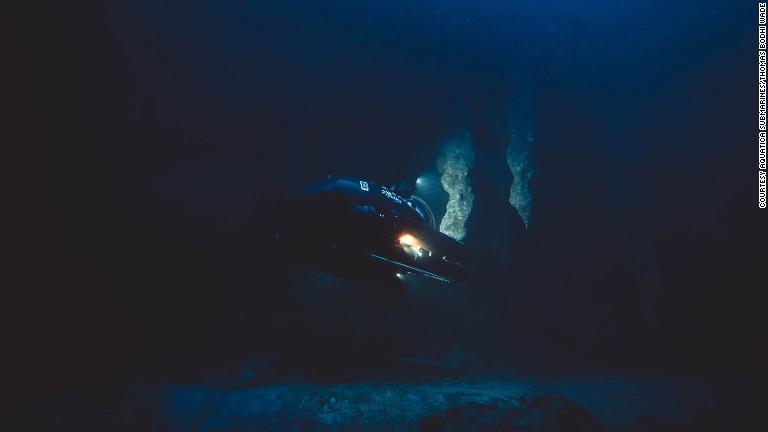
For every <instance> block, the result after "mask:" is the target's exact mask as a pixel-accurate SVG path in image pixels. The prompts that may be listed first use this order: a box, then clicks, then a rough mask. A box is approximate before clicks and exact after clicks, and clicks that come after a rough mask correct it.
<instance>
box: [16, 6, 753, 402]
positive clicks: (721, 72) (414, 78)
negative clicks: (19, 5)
mask: <svg viewBox="0 0 768 432" xmlns="http://www.w3.org/2000/svg"><path fill="white" fill-rule="evenodd" d="M19 12H20V13H19V14H18V15H15V14H11V17H12V21H13V22H12V23H11V25H10V26H9V27H8V28H10V30H11V34H10V35H9V37H8V38H6V40H7V41H10V50H9V51H8V54H7V56H6V60H7V62H6V73H8V72H10V75H9V79H7V80H6V85H7V87H8V88H9V91H8V93H7V94H8V95H10V98H9V99H6V102H7V103H8V102H10V103H8V105H9V108H10V110H9V114H10V117H6V118H7V119H10V121H9V128H8V129H7V130H6V132H4V134H3V135H4V139H3V141H4V144H5V145H4V146H3V147H4V148H5V151H6V152H7V153H6V158H4V159H5V162H6V164H7V165H8V167H7V169H5V172H6V174H7V175H8V177H9V178H8V180H7V181H6V185H7V186H8V187H9V189H10V194H9V195H8V196H6V200H5V205H4V206H3V208H4V212H5V213H6V217H9V218H10V219H9V222H8V223H7V224H6V228H7V229H8V231H9V235H8V236H7V238H8V242H7V243H6V245H7V246H8V247H9V249H10V252H11V253H10V255H11V261H10V262H9V263H8V264H9V268H10V275H11V283H10V284H9V285H7V286H6V288H7V291H6V290H4V291H6V295H7V296H8V297H6V301H3V302H2V303H3V304H4V306H5V308H4V309H6V308H7V309H8V311H7V312H6V313H4V320H6V321H7V323H6V324H5V325H4V327H5V330H6V331H7V332H8V337H6V338H5V342H4V346H5V349H4V350H3V351H4V355H3V356H4V361H7V362H8V364H9V366H8V367H6V368H4V370H5V371H6V372H7V373H8V377H9V379H8V380H6V382H9V383H11V385H12V388H13V389H14V390H13V391H14V392H20V393H22V394H26V393H34V394H41V393H43V394H44V393H46V392H52V391H66V390H67V389H69V388H72V387H74V386H83V385H89V384H90V385H101V386H103V385H110V384H111V383H121V382H130V381H132V380H137V379H141V380H144V379H150V380H151V379H173V380H184V379H192V377H195V376H198V375H199V374H201V373H205V372H206V371H210V370H215V369H216V368H219V367H221V365H223V364H228V363H231V362H237V361H239V360H238V359H241V358H245V357H247V356H249V355H268V354H269V355H276V356H277V357H278V358H280V359H282V360H281V361H278V365H279V366H278V367H279V368H282V369H284V371H285V372H286V373H297V374H306V375H309V376H312V377H318V376H321V377H334V376H336V375H337V374H341V373H342V371H343V373H344V374H346V373H349V371H350V364H352V363H354V364H355V365H356V368H357V373H358V374H359V376H366V374H368V373H372V372H371V371H372V370H376V371H380V370H382V369H386V368H387V365H386V362H383V361H382V360H381V359H383V358H390V357H398V356H405V355H424V354H425V353H436V352H437V353H439V352H444V351H448V350H450V349H452V347H455V346H459V347H462V348H463V349H465V350H468V351H472V352H474V353H476V355H477V356H479V357H480V358H481V359H484V361H488V362H489V363H493V364H495V365H496V367H499V365H501V367H504V368H509V369H511V370H517V369H519V370H527V371H533V372H541V373H545V372H546V373H559V374H568V373H572V372H573V371H582V370H589V371H599V372H600V371H602V372H605V373H608V372H611V373H617V372H618V373H628V374H629V373H636V372H655V373H661V374H668V375H674V376H692V377H697V378H703V379H707V380H711V381H712V382H729V383H730V382H751V381H752V380H753V377H754V375H755V373H756V371H757V370H758V365H760V364H764V361H763V360H764V358H763V357H761V356H760V354H759V351H758V342H759V339H758V337H759V336H760V334H761V331H760V329H761V327H760V324H762V323H761V322H760V321H761V320H759V318H760V312H761V311H762V309H763V305H762V303H761V302H759V301H758V295H759V294H760V292H761V291H762V289H763V288H764V286H765V275H764V270H765V262H766V257H767V256H766V252H765V246H766V234H765V232H766V231H765V225H764V220H765V218H764V214H762V213H764V212H761V211H759V210H758V209H757V208H756V205H757V191H756V188H757V176H756V170H755V166H756V148H757V145H756V141H755V133H754V132H755V130H756V129H755V123H756V110H755V108H754V107H755V105H756V103H755V99H756V94H755V89H756V82H755V76H756V63H755V58H756V55H755V54H756V51H755V50H756V48H755V40H756V22H757V20H756V7H755V6H754V5H752V4H747V3H741V4H738V5H734V4H730V3H729V2H725V1H720V2H718V1H697V2H677V3H671V2H625V3H622V4H617V3H615V2H608V1H591V2H590V1H569V2H533V1H530V2H527V1H526V2H517V3H515V4H514V5H512V4H508V3H507V2H501V1H481V2H459V1H436V0H435V1H426V2H405V1H391V2H386V4H380V3H379V2H360V1H357V2H345V1H338V2H331V3H324V2H323V3H320V2H308V4H303V3H302V2H294V1H281V2H269V3H261V2H245V1H219V2H212V4H206V2H197V1H195V2H157V1H138V2H117V1H108V2H77V3H70V2H59V3H54V4H46V5H42V4H40V5H33V6H31V7H28V9H27V10H24V11H19ZM528 94H530V96H526V95H528ZM521 98H527V99H529V100H530V103H531V104H532V106H533V110H534V113H535V129H536V137H535V141H534V144H533V147H532V149H531V151H532V161H533V163H534V166H535V173H534V177H533V180H532V183H531V187H532V194H533V217H532V223H531V226H530V228H529V229H528V230H524V229H523V228H522V222H521V221H520V219H519V217H518V216H517V215H516V213H515V212H514V210H513V209H512V208H511V207H510V206H509V205H508V202H507V198H508V188H509V185H510V183H511V181H512V180H511V175H510V173H509V171H508V169H507V167H506V165H505V163H504V162H505V161H504V158H503V154H504V150H505V147H506V145H507V143H508V141H507V137H508V134H509V124H508V111H509V109H510V107H511V106H512V105H513V104H514V103H515V102H516V101H518V100H520V99H521ZM459 130H468V131H470V132H471V133H472V136H473V139H474V142H473V144H474V146H475V151H476V153H477V155H478V156H477V157H478V162H477V164H476V167H475V168H474V170H473V171H472V173H471V174H470V180H471V181H472V183H473V187H474V188H475V193H476V201H475V208H474V210H473V216H471V217H470V220H469V223H468V237H467V239H466V242H467V245H468V246H469V247H471V248H473V250H475V251H476V252H477V253H478V254H479V256H481V257H483V259H484V260H485V263H486V265H487V267H485V268H487V269H488V272H487V273H486V274H485V275H482V276H479V277H478V278H477V279H475V280H473V281H471V282H469V283H468V284H467V286H465V287H461V288H456V289H460V290H464V291H462V292H468V293H469V294H466V295H467V296H469V297H470V298H471V299H472V301H471V302H469V304H472V305H473V306H472V310H471V311H463V310H461V309H462V308H461V307H459V308H458V312H457V311H456V309H457V308H455V307H454V308H453V309H452V310H453V312H451V313H447V312H445V313H443V312H444V310H443V309H440V308H441V307H442V306H439V303H440V302H439V301H438V302H437V303H438V305H435V304H434V303H430V302H417V301H410V300H407V299H406V300H403V301H406V302H409V301H410V303H408V304H409V305H410V306H408V307H406V309H407V310H408V311H409V312H407V313H401V315H399V318H394V319H393V318H391V317H389V318H387V319H386V320H383V321H382V322H383V323H377V324H370V323H368V324H361V325H362V326H363V328H365V329H369V330H366V331H367V333H366V331H363V334H362V335H361V334H354V335H352V334H351V333H350V332H349V331H346V330H345V331H336V330H334V329H337V330H338V329H349V328H350V327H354V326H356V325H357V324H356V323H355V319H356V318H355V317H359V319H361V320H362V319H364V317H369V319H370V317H371V316H373V317H381V316H384V315H386V314H387V311H381V310H379V309H381V308H379V309H377V311H376V312H375V313H373V314H371V313H368V312H367V309H366V308H368V307H371V305H370V304H369V303H370V302H369V303H366V301H365V294H364V293H365V292H366V286H365V284H362V283H361V284H358V285H359V286H358V285H355V287H356V291H355V292H356V293H357V294H355V296H352V297H351V299H349V298H347V299H343V300H339V301H336V300H333V301H327V299H325V301H323V300H310V301H307V300H306V299H304V297H302V294H301V292H302V291H301V290H302V289H304V288H305V286H304V285H307V284H308V285H313V286H316V285H318V283H319V282H318V279H317V278H318V277H314V276H308V278H309V279H310V281H307V279H306V278H304V279H302V277H298V276H296V275H295V273H294V272H293V271H292V270H290V269H289V268H288V267H286V266H285V263H283V262H281V261H280V260H277V259H276V258H275V256H274V255H273V254H271V253H270V250H269V249H268V248H266V247H265V246H264V245H265V238H266V237H267V236H268V235H269V232H270V229H271V227H272V226H273V225H274V223H275V221H274V219H275V215H274V213H273V212H272V211H271V210H272V209H273V208H274V204H275V203H277V202H279V199H280V197H281V196H283V195H284V194H286V193H289V192H291V191H294V190H296V189H297V188H299V187H301V186H302V185H303V184H305V183H307V182H309V181H312V180H316V179H318V178H323V177H324V176H325V175H327V174H329V173H336V174H344V175H358V176H363V177H365V178H370V179H374V180H380V181H384V182H386V181H388V180H389V179H391V178H395V177H397V176H401V175H403V176H406V177H410V178H415V177H416V176H418V175H421V174H424V173H432V174H434V172H435V159H436V156H437V149H438V144H439V143H440V142H441V141H442V140H444V139H446V138H447V137H450V136H452V134H454V133H456V131H459ZM4 165H5V164H4ZM435 210H436V213H437V216H438V217H439V216H440V215H441V214H442V209H441V208H436V209H435ZM758 222H760V223H758ZM498 236H502V237H503V238H504V239H505V241H504V242H502V243H504V244H505V245H506V246H504V247H506V248H509V249H505V250H503V251H502V250H501V249H499V248H501V247H502V246H499V244H500V243H498V242H494V241H492V240H494V239H496V238H497V237H498ZM760 277H761V278H762V280H761V279H759V278H760ZM323 283H325V282H323ZM340 283H341V282H340ZM344 283H351V282H344ZM328 284H330V285H333V284H334V283H333V282H328ZM445 289H446V290H452V289H454V288H451V287H446V288H445ZM360 293H363V294H360ZM337 294H338V293H337ZM446 295H448V294H446ZM319 297H320V298H322V297H323V296H322V295H320V296H319ZM436 297H437V298H438V299H439V298H440V297H441V296H440V295H439V294H438V295H437V296H436ZM318 308H322V309H324V311H325V315H323V314H320V315H317V309H318ZM349 308H358V309H360V311H357V312H351V311H350V309H349ZM374 309H375V306H374ZM449 309H450V308H449ZM355 313H357V314H358V315H355ZM340 314H341V315H344V316H345V317H347V319H348V320H349V321H344V322H342V323H331V324H328V323H325V324H323V325H321V326H320V327H323V326H324V325H327V328H326V330H328V331H325V330H314V329H315V327H317V326H316V322H314V321H313V319H315V318H317V317H318V316H320V317H321V318H319V319H320V320H322V319H328V320H332V319H333V318H331V317H338V316H339V315H340ZM322 317H325V318H322ZM437 317H439V318H437ZM366 325H368V327H366ZM398 329H399V330H398ZM414 329H415V330H414ZM318 332H319V333H318ZM254 353H255V354H254ZM314 356H317V357H314ZM310 358H312V359H313V360H309V359H310ZM350 359H354V361H351V360H350ZM310 363H312V364H310ZM318 365H319V366H318ZM331 379H332V378H331Z"/></svg>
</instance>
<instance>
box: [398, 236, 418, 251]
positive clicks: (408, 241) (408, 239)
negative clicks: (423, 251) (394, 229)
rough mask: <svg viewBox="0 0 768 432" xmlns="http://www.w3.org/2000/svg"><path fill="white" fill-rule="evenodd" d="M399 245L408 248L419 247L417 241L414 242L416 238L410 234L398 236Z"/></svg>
mask: <svg viewBox="0 0 768 432" xmlns="http://www.w3.org/2000/svg"><path fill="white" fill-rule="evenodd" d="M400 244H401V245H403V246H410V247H413V248H415V247H418V246H419V241H418V240H416V237H414V236H412V235H410V234H403V235H401V236H400Z"/></svg>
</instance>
